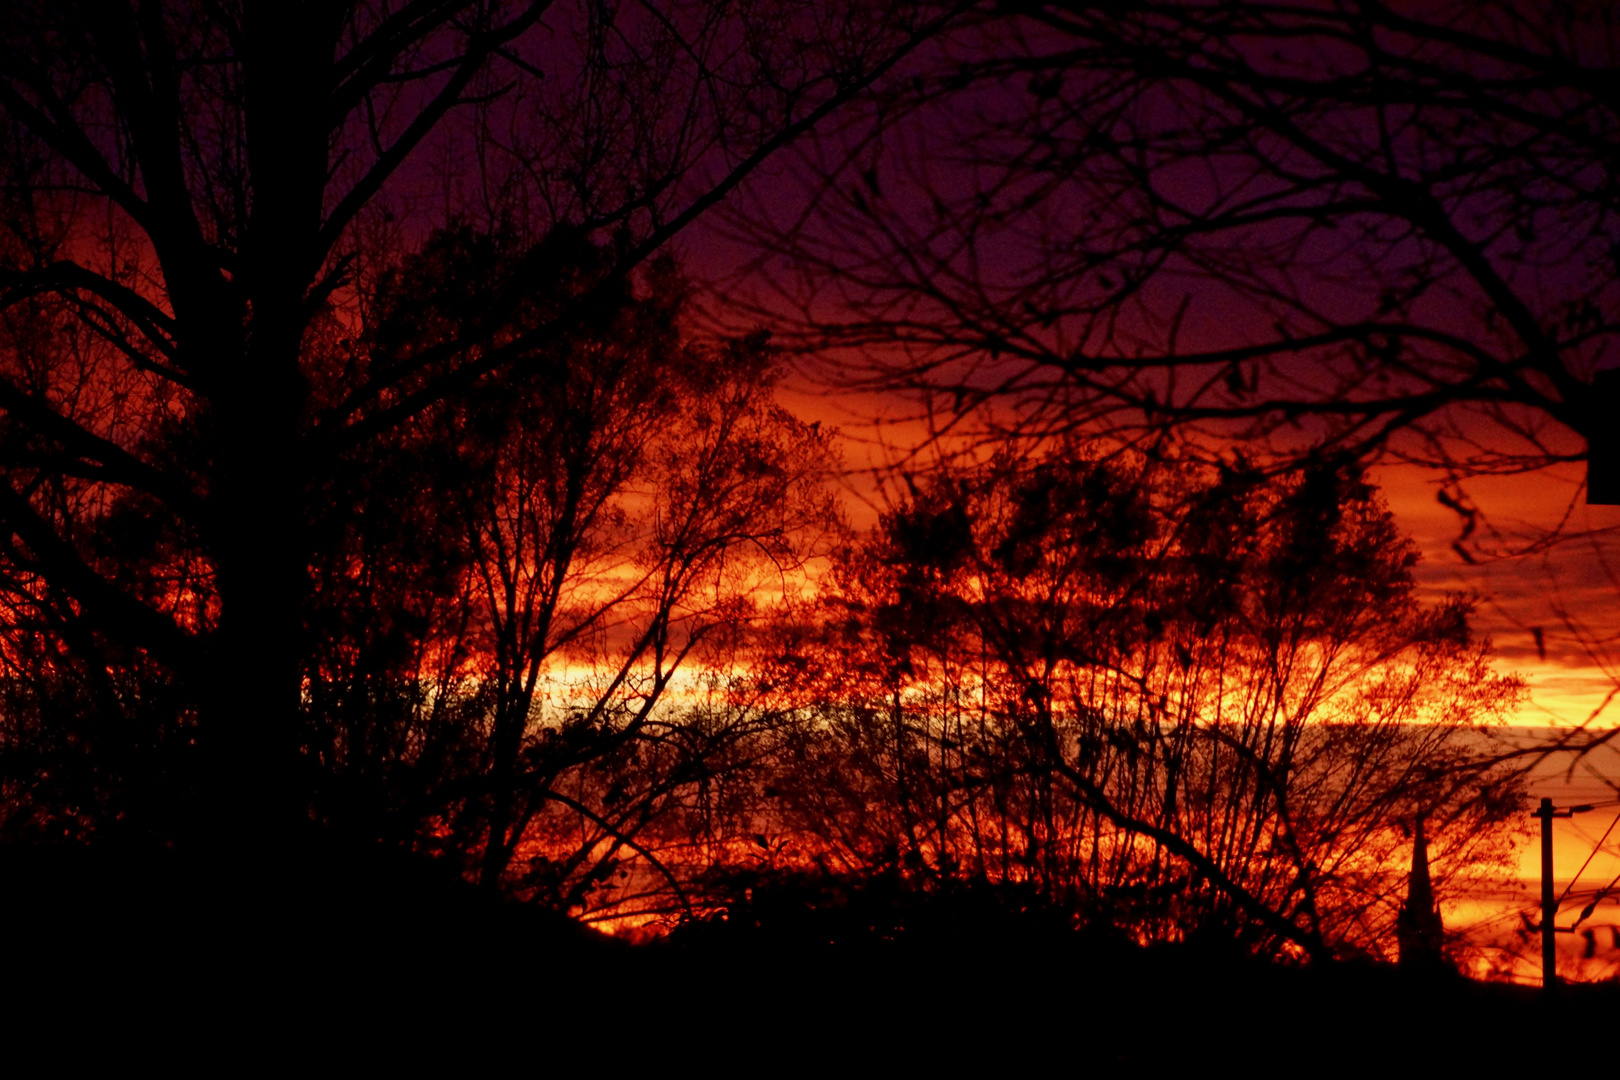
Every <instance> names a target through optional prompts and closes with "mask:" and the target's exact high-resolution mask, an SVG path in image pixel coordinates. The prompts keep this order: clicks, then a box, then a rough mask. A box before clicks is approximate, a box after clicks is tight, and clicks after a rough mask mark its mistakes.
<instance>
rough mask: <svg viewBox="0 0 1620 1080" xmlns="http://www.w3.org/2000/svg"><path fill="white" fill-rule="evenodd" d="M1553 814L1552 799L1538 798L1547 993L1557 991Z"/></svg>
mask: <svg viewBox="0 0 1620 1080" xmlns="http://www.w3.org/2000/svg"><path fill="white" fill-rule="evenodd" d="M1556 814H1557V812H1556V811H1555V810H1553V804H1552V800H1551V799H1542V800H1541V808H1540V809H1539V810H1537V811H1536V817H1538V818H1540V819H1541V989H1542V992H1543V993H1545V994H1547V995H1549V996H1550V995H1552V994H1556V993H1557V992H1558V942H1557V936H1556V935H1557V933H1558V931H1557V928H1556V920H1557V918H1558V898H1557V897H1556V896H1554V895H1553V860H1552V855H1553V852H1552V829H1553V826H1552V823H1553V818H1554V816H1556ZM1564 816H1566V817H1567V816H1568V815H1567V814H1566V815H1564Z"/></svg>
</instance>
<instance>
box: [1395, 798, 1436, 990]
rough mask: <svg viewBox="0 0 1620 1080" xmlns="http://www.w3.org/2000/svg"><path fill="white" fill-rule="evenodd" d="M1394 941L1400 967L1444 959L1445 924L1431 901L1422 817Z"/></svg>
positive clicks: (1414, 835)
mask: <svg viewBox="0 0 1620 1080" xmlns="http://www.w3.org/2000/svg"><path fill="white" fill-rule="evenodd" d="M1395 943H1396V946H1397V947H1398V950H1399V952H1398V959H1399V962H1400V964H1401V966H1402V967H1412V966H1433V965H1436V964H1440V963H1444V961H1445V927H1444V926H1443V925H1442V924H1441V922H1440V909H1439V907H1438V906H1437V905H1436V904H1435V902H1434V883H1433V882H1432V881H1431V880H1430V878H1429V842H1428V840H1427V839H1426V838H1425V837H1424V835H1423V819H1422V818H1421V817H1420V818H1418V819H1417V823H1416V825H1415V826H1414V827H1413V829H1412V874H1411V877H1409V878H1408V879H1407V886H1406V903H1404V904H1402V905H1401V913H1400V915H1399V916H1398V917H1397V918H1396V921H1395Z"/></svg>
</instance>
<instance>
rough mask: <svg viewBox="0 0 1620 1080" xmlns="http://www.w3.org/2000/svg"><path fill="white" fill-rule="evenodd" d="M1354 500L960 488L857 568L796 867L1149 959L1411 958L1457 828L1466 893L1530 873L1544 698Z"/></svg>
mask: <svg viewBox="0 0 1620 1080" xmlns="http://www.w3.org/2000/svg"><path fill="white" fill-rule="evenodd" d="M1412 559H1413V555H1412V553H1411V551H1410V549H1409V548H1407V547H1406V546H1405V544H1404V543H1403V542H1402V541H1401V540H1400V539H1399V537H1398V535H1397V534H1396V533H1395V532H1394V530H1393V526H1392V523H1391V522H1390V520H1389V517H1388V513H1387V511H1386V510H1384V509H1383V508H1382V507H1381V506H1380V505H1379V502H1378V500H1377V498H1376V496H1375V495H1374V494H1373V493H1372V492H1371V491H1370V490H1369V489H1368V488H1367V487H1366V485H1364V484H1362V483H1361V482H1360V481H1359V480H1357V479H1356V478H1355V477H1354V476H1353V475H1345V474H1337V475H1336V474H1334V473H1331V472H1325V471H1322V472H1317V473H1315V474H1313V475H1311V476H1310V477H1308V478H1307V479H1305V480H1303V481H1298V480H1296V481H1291V482H1285V483H1278V482H1274V481H1271V482H1268V481H1266V480H1264V479H1263V478H1262V477H1261V476H1260V474H1259V473H1258V472H1257V471H1250V472H1228V473H1226V474H1225V475H1224V476H1219V477H1216V476H1207V475H1206V476H1200V475H1199V471H1198V470H1196V469H1189V468H1187V467H1185V466H1167V465H1165V464H1163V463H1159V464H1154V463H1151V462H1145V461H1139V462H1136V463H1131V462H1129V461H1115V462H1113V463H1110V462H1107V461H1097V460H1088V455H1087V454H1086V452H1085V451H1084V449H1083V448H1079V447H1074V446H1070V447H1066V448H1062V449H1061V450H1058V451H1055V452H1053V453H1051V454H1049V455H1048V456H1047V457H1046V458H1045V460H1044V461H1041V462H1039V463H1036V464H1030V463H1021V462H1018V461H1016V460H1015V459H1013V458H1011V457H1006V458H1003V459H1002V460H1001V461H1000V462H998V463H996V464H994V465H991V466H987V467H983V468H980V469H976V470H972V471H968V470H956V471H953V472H951V473H950V474H948V475H945V476H941V477H938V478H936V479H935V480H934V482H933V483H931V484H930V485H928V486H927V487H925V488H922V489H920V490H919V491H918V492H916V493H915V494H914V495H913V496H911V497H909V498H906V499H904V500H903V501H902V502H901V504H900V505H899V506H897V507H896V508H895V510H894V512H893V514H892V516H890V517H889V518H888V519H887V520H886V522H885V527H884V529H883V531H882V535H881V536H880V537H879V538H878V539H876V540H875V541H874V542H873V543H872V544H871V545H870V546H869V547H868V548H867V549H866V550H864V551H862V552H859V553H858V554H855V555H854V557H853V558H851V559H850V560H849V561H847V562H846V563H845V564H844V566H843V569H842V570H841V572H840V574H839V575H838V588H836V589H834V590H830V591H829V595H828V597H827V603H829V604H830V605H831V608H832V610H831V612H830V613H829V619H828V622H829V626H828V628H827V631H826V632H827V633H828V635H829V637H830V640H831V641H832V642H836V645H834V651H835V653H838V652H841V653H843V654H844V655H845V656H846V657H847V659H846V660H845V662H844V663H843V664H839V663H838V662H836V661H832V660H828V661H824V662H825V664H826V666H825V668H823V669H822V671H821V673H820V675H819V677H816V675H814V674H813V673H814V672H815V671H816V668H817V666H818V664H817V661H818V660H819V659H820V654H818V653H817V652H816V651H815V647H814V645H813V640H814V639H813V638H807V639H806V640H805V642H804V643H803V644H802V646H801V647H800V648H799V649H797V650H790V651H789V653H788V656H789V658H790V659H791V658H792V657H794V656H799V657H801V658H804V659H805V660H807V661H808V664H807V666H806V675H807V676H808V683H809V687H810V689H807V690H806V691H805V692H806V693H807V694H808V696H809V697H810V698H811V700H812V701H814V702H815V703H816V707H814V708H812V709H810V710H809V711H808V712H807V714H806V717H805V720H804V723H803V726H802V727H801V728H799V729H798V734H797V735H795V736H793V737H790V738H789V740H788V741H787V742H786V743H785V744H784V748H783V750H782V751H781V756H780V758H779V759H778V760H779V761H780V764H779V765H778V769H779V770H780V773H779V776H778V778H777V779H776V780H775V786H776V787H777V789H778V790H779V791H780V792H781V796H780V798H779V799H778V801H777V805H778V806H779V807H780V808H781V809H780V813H781V814H782V818H783V836H784V839H785V840H788V841H790V842H794V843H796V844H797V845H798V858H800V859H813V858H821V859H824V860H826V861H827V862H828V863H829V864H830V865H832V866H835V867H838V868H840V869H844V870H867V871H870V870H872V869H875V868H884V867H887V868H890V869H892V870H893V871H895V872H900V873H906V874H912V875H917V876H920V877H923V878H927V877H929V876H930V875H933V876H938V877H940V878H943V879H946V880H951V879H957V878H963V877H966V878H974V877H977V878H987V879H989V880H991V881H995V882H1000V883H1005V884H1013V885H1023V886H1028V887H1031V888H1033V889H1034V890H1035V891H1036V892H1037V893H1038V894H1039V895H1042V896H1045V897H1047V898H1049V900H1050V902H1052V903H1055V904H1056V905H1057V906H1058V907H1059V908H1061V909H1063V910H1067V911H1071V912H1074V913H1076V914H1077V915H1079V916H1081V917H1082V918H1084V919H1085V920H1087V921H1089V922H1093V923H1096V922H1105V923H1113V924H1115V925H1117V926H1119V927H1120V928H1121V930H1123V931H1124V932H1126V933H1128V934H1130V935H1132V936H1134V937H1135V938H1137V939H1139V940H1143V941H1151V940H1183V939H1186V938H1190V937H1195V936H1199V935H1206V934H1207V935H1214V936H1233V937H1236V938H1238V939H1239V940H1242V941H1245V942H1247V943H1248V944H1249V945H1250V946H1251V947H1253V948H1255V949H1257V950H1258V951H1261V952H1278V951H1283V952H1288V951H1292V952H1295V953H1304V954H1309V955H1312V956H1314V957H1323V956H1330V955H1337V956H1345V955H1368V954H1370V955H1380V956H1382V955H1388V954H1390V953H1392V951H1393V947H1394V943H1395V939H1394V933H1393V930H1394V927H1395V925H1396V918H1397V914H1398V910H1399V907H1400V903H1401V901H1402V899H1403V898H1404V896H1405V872H1404V871H1405V863H1406V861H1407V860H1406V858H1405V854H1406V851H1408V850H1409V847H1410V844H1411V843H1412V839H1411V836H1412V832H1411V830H1412V829H1413V828H1416V827H1419V823H1423V822H1427V823H1428V826H1429V828H1430V832H1431V834H1432V835H1433V836H1434V838H1435V840H1436V841H1437V845H1436V850H1437V852H1440V853H1442V854H1440V855H1438V857H1437V860H1436V866H1437V869H1438V879H1437V880H1438V881H1439V882H1440V888H1441V892H1442V894H1447V895H1451V894H1455V892H1456V891H1458V890H1461V891H1463V892H1466V890H1467V888H1468V887H1469V885H1470V884H1477V883H1478V881H1480V880H1483V879H1487V878H1489V877H1490V876H1491V875H1492V874H1493V873H1495V874H1502V873H1505V872H1506V869H1507V866H1508V865H1509V863H1508V860H1507V856H1508V855H1509V854H1510V852H1511V846H1510V841H1511V840H1512V839H1513V838H1514V837H1516V835H1517V834H1518V833H1519V832H1521V831H1522V830H1523V823H1522V818H1521V816H1520V815H1519V814H1518V797H1519V796H1518V788H1517V780H1516V777H1515V774H1514V772H1513V771H1512V770H1511V769H1504V768H1502V767H1500V763H1499V762H1498V760H1497V758H1496V755H1495V750H1496V747H1495V746H1494V745H1493V743H1492V741H1491V739H1490V738H1489V736H1488V734H1482V731H1481V729H1482V728H1483V727H1488V726H1489V725H1490V724H1492V723H1496V722H1500V720H1501V718H1502V715H1503V712H1504V710H1506V709H1507V708H1508V707H1510V706H1511V705H1512V703H1513V701H1514V700H1515V697H1516V695H1517V692H1518V685H1517V683H1516V682H1515V681H1514V680H1513V679H1511V678H1504V677H1502V676H1498V675H1495V674H1493V673H1491V671H1490V669H1489V663H1488V658H1487V654H1486V652H1485V649H1484V647H1483V645H1482V643H1481V642H1479V641H1478V640H1476V639H1474V638H1472V637H1471V635H1470V634H1469V632H1468V629H1467V621H1466V620H1467V615H1468V611H1467V605H1466V603H1464V602H1463V601H1462V600H1461V599H1459V598H1451V599H1449V600H1447V601H1445V602H1444V603H1441V604H1439V605H1437V606H1434V607H1426V606H1425V605H1423V604H1421V603H1420V602H1419V601H1418V599H1417V596H1416V591H1415V586H1414V582H1413V580H1412V578H1411V575H1410V567H1411V564H1412Z"/></svg>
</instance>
